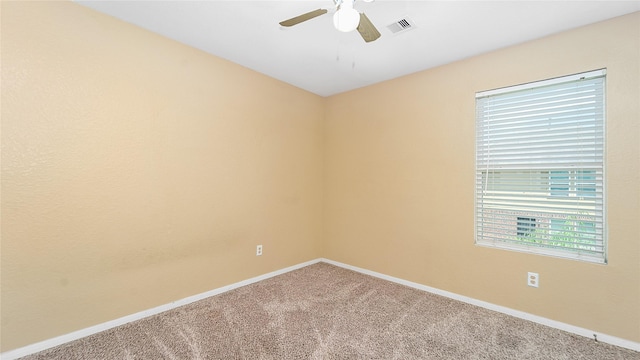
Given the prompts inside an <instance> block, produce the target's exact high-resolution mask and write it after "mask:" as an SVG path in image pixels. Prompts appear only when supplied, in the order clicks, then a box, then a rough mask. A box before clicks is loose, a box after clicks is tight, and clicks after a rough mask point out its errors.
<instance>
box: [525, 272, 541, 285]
mask: <svg viewBox="0 0 640 360" xmlns="http://www.w3.org/2000/svg"><path fill="white" fill-rule="evenodd" d="M539 283H540V276H538V273H534V272H530V273H527V285H529V286H533V287H538V284H539Z"/></svg>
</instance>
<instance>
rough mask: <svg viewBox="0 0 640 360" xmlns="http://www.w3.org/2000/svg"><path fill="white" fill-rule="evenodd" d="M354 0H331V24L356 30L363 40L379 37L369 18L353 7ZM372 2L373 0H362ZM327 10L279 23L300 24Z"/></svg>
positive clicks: (287, 24) (347, 30)
mask: <svg viewBox="0 0 640 360" xmlns="http://www.w3.org/2000/svg"><path fill="white" fill-rule="evenodd" d="M355 1H356V0H333V2H334V4H335V9H336V11H335V13H334V14H333V25H334V26H335V27H336V29H338V30H340V31H343V32H349V31H353V30H358V32H359V33H360V35H361V36H362V38H363V39H364V41H366V42H371V41H374V40H376V39H378V38H379V37H380V32H379V31H378V29H376V27H375V26H374V25H373V23H372V22H371V20H369V18H368V17H367V15H365V14H364V13H359V12H358V11H357V10H356V9H354V8H353V3H354V2H355ZM363 1H365V2H372V1H373V0H363ZM327 12H328V10H327V9H317V10H313V11H310V12H308V13H305V14H302V15H298V16H296V17H292V18H291V19H288V20H285V21H281V22H280V25H282V26H285V27H289V26H293V25H297V24H300V23H301V22H304V21H307V20H311V19H313V18H316V17H318V16H320V15H324V14H326V13H327Z"/></svg>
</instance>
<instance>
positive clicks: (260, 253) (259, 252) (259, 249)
mask: <svg viewBox="0 0 640 360" xmlns="http://www.w3.org/2000/svg"><path fill="white" fill-rule="evenodd" d="M260 255H262V245H258V246H256V256H260Z"/></svg>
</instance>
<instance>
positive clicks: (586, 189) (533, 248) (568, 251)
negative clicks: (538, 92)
mask: <svg viewBox="0 0 640 360" xmlns="http://www.w3.org/2000/svg"><path fill="white" fill-rule="evenodd" d="M597 78H602V81H601V84H600V85H599V86H601V91H602V94H601V96H600V97H598V98H597V99H598V100H601V107H602V114H601V117H599V116H600V115H594V124H596V125H597V124H598V121H600V120H599V119H601V121H602V124H601V126H602V138H601V144H602V145H601V146H602V150H601V153H602V157H601V159H599V161H598V166H599V167H598V169H597V170H596V171H591V170H589V169H587V170H584V169H582V168H580V167H577V168H576V169H571V170H569V169H567V170H558V169H552V168H550V169H548V172H547V180H546V181H547V185H546V186H547V191H548V192H547V197H548V198H549V199H550V200H557V199H561V198H565V199H569V198H572V199H579V200H585V201H589V200H591V198H593V197H596V199H595V200H594V201H593V203H594V204H595V205H594V206H595V209H596V210H594V215H592V216H593V218H594V219H595V220H594V221H590V220H589V219H587V220H585V219H583V217H582V214H583V213H580V212H576V213H565V214H563V215H564V217H563V218H555V219H554V218H553V216H554V215H550V216H549V218H548V219H546V224H545V223H544V220H542V221H543V223H537V220H536V218H537V217H538V216H537V215H536V214H535V213H533V212H529V213H527V212H521V213H516V214H515V215H514V216H515V219H514V222H513V225H512V226H514V228H515V229H514V234H516V235H517V238H520V239H519V240H513V241H511V240H497V239H495V238H494V239H492V240H491V241H487V240H486V238H484V237H483V238H479V225H478V223H479V222H482V224H481V225H482V226H485V223H486V218H485V217H486V216H491V215H485V214H484V212H486V208H485V207H480V206H479V204H478V202H479V199H480V198H482V196H484V195H479V194H478V192H479V191H480V190H479V187H478V178H480V179H482V181H483V182H482V187H483V189H485V190H486V187H487V186H494V187H495V188H494V189H493V190H492V191H493V192H494V193H495V192H500V191H503V192H506V193H509V192H512V193H515V192H517V191H519V189H518V188H517V187H516V188H508V189H507V190H506V191H505V189H503V188H502V187H503V186H505V185H504V184H503V183H502V182H501V180H500V179H498V181H497V182H496V183H495V184H492V185H488V184H489V183H488V180H487V179H488V176H492V175H494V174H496V176H498V178H499V177H501V176H505V177H509V176H510V174H509V171H513V170H512V169H509V168H505V169H498V168H491V169H490V168H488V167H487V169H486V172H485V173H483V170H484V169H482V168H480V167H479V165H478V161H479V143H478V142H479V138H478V136H479V128H480V127H479V126H480V125H479V122H480V121H482V119H481V115H479V112H478V99H480V98H485V97H488V96H500V95H501V94H511V93H515V92H519V91H521V90H532V89H538V88H545V87H548V86H552V85H556V84H567V83H578V82H579V81H580V80H584V79H588V80H591V79H597ZM596 105H600V103H599V102H598V103H597V104H596ZM606 118H607V116H606V69H599V70H594V71H589V72H584V73H578V74H573V75H568V76H562V77H558V78H553V79H548V80H542V81H536V82H531V83H526V84H520V85H515V86H509V87H505V88H499V89H494V90H488V91H482V92H478V93H476V132H475V134H476V149H475V152H476V171H475V177H476V180H475V183H476V185H475V197H474V202H475V204H474V205H475V206H474V240H475V244H476V245H479V246H484V247H491V248H498V249H505V250H512V251H519V252H526V253H533V254H539V255H547V256H553V257H559V258H566V259H573V260H582V261H587V262H593V263H599V264H607V247H608V239H607V225H606V223H607V221H606V213H607V211H606V191H605V190H606V187H605V185H606V181H605V169H606V164H605V159H606V153H605V150H606ZM485 126H486V125H485ZM483 129H484V128H483ZM483 160H484V159H483ZM523 171H525V172H526V171H531V172H536V171H540V172H544V170H534V169H533V167H532V168H531V169H529V170H526V169H525V170H523ZM563 171H564V173H566V175H564V174H563ZM598 172H599V173H600V175H598V174H597V173H598ZM558 174H560V175H558ZM511 176H513V175H511ZM554 176H555V177H556V179H553V177H554ZM483 177H485V179H483ZM560 177H563V179H558V178H560ZM598 177H600V178H598ZM536 180H537V181H538V182H536V184H538V183H539V184H540V185H534V186H540V187H543V186H544V179H543V176H541V177H540V178H539V179H536ZM554 180H555V184H554ZM484 181H487V183H485V182H484ZM510 185H513V184H509V185H507V186H510ZM599 186H601V189H598V187H599ZM554 187H555V189H554ZM482 199H484V198H482ZM598 204H600V205H598ZM482 206H484V203H483V204H482ZM597 209H599V210H597ZM499 210H500V209H499V208H496V211H499ZM547 210H548V209H547ZM548 211H549V212H552V211H551V210H548ZM489 213H490V212H489ZM527 219H528V221H525V220H527ZM525 222H527V224H525ZM559 224H561V226H562V227H561V228H562V229H565V230H564V231H573V233H572V237H569V238H567V237H564V238H563V237H562V236H566V233H561V234H559V232H558V231H556V230H554V228H556V229H557V228H558V226H559ZM525 225H526V226H525ZM596 227H600V228H599V229H596ZM566 229H568V230H566ZM570 229H573V230H570ZM591 229H594V230H593V232H594V234H593V235H592V234H591V233H590V232H591V231H592V230H591ZM539 231H543V232H546V233H545V235H540V236H541V237H542V238H544V239H545V240H544V241H531V242H533V243H535V244H531V243H528V242H529V240H526V241H524V240H523V239H529V237H531V236H532V235H535V232H539ZM480 232H482V233H483V234H484V228H483V230H482V231H480ZM561 235H562V236H561ZM552 238H554V239H558V238H559V240H558V241H560V242H561V243H562V242H564V243H563V244H562V246H563V247H562V248H561V247H559V246H558V245H557V244H556V245H548V248H545V247H546V246H547V245H545V244H548V243H549V244H551V243H553V242H554V241H555V240H551V239H552ZM567 239H570V240H567ZM590 239H592V241H593V244H592V245H589V244H586V245H583V244H585V243H586V242H587V241H589V240H590ZM583 241H584V242H583ZM567 245H569V246H567ZM565 247H566V248H565ZM588 248H590V249H591V250H592V253H588V251H589V250H586V249H588ZM596 248H597V249H598V250H597V251H595V249H596ZM585 253H587V254H586V255H585Z"/></svg>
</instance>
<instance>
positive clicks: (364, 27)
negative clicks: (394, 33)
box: [358, 13, 380, 42]
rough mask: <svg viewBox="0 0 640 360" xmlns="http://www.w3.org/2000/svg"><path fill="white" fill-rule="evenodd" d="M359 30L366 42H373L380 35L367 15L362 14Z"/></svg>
mask: <svg viewBox="0 0 640 360" xmlns="http://www.w3.org/2000/svg"><path fill="white" fill-rule="evenodd" d="M358 32H359V33H360V35H362V38H363V39H364V41H366V42H372V41H374V40H376V39H377V38H379V37H380V32H379V31H378V29H376V27H375V26H373V23H372V22H371V20H369V18H368V17H367V15H365V14H364V13H361V14H360V24H359V25H358Z"/></svg>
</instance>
